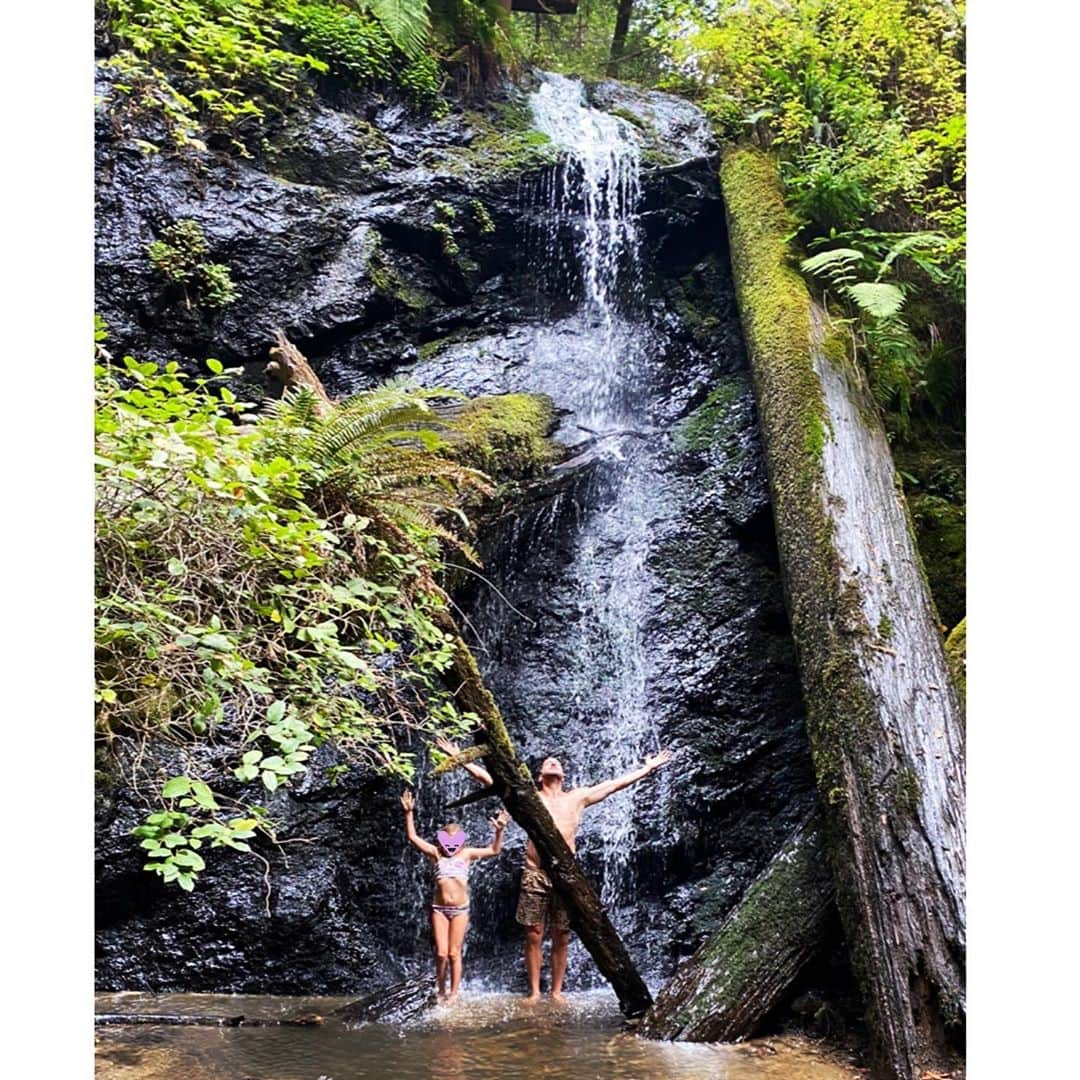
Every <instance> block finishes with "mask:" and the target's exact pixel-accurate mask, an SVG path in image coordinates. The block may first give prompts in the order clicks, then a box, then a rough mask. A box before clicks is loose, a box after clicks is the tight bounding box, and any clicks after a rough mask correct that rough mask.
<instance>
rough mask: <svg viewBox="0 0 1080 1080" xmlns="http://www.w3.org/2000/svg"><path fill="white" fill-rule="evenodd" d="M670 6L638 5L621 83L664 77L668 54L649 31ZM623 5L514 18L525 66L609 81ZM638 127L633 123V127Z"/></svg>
mask: <svg viewBox="0 0 1080 1080" xmlns="http://www.w3.org/2000/svg"><path fill="white" fill-rule="evenodd" d="M664 6H665V5H662V4H657V3H655V2H652V0H635V4H634V7H633V10H632V17H631V21H630V29H629V33H628V34H627V37H626V42H625V47H624V56H625V57H626V58H625V59H624V60H623V61H622V62H621V63H620V64H619V73H618V77H619V78H620V79H623V80H625V81H628V82H636V83H641V84H644V85H653V84H655V82H656V80H657V79H658V78H659V77H660V75H661V73H662V68H661V63H662V60H663V55H664V54H663V52H661V51H660V50H658V49H656V47H655V46H654V45H653V44H652V41H651V40H650V36H649V30H650V27H651V26H652V25H654V24H655V23H656V21H657V19H658V18H659V17H660V15H661V9H662V8H663V7H664ZM618 7H619V4H618V0H581V3H580V4H579V6H578V10H577V13H576V14H575V15H563V16H550V17H546V18H540V19H537V18H536V17H535V16H534V15H532V14H531V13H527V12H515V13H514V14H513V15H511V17H510V26H509V29H510V39H511V41H512V42H513V46H514V50H515V52H516V53H517V55H519V56H520V57H521V58H522V59H523V60H525V61H526V62H527V63H529V64H532V65H534V66H536V67H539V68H542V69H543V70H545V71H558V72H561V73H562V74H564V75H579V76H581V77H582V78H586V79H603V78H606V77H607V67H608V61H609V58H610V53H611V41H612V37H613V36H614V33H615V18H616V14H617V12H618ZM631 122H633V121H631Z"/></svg>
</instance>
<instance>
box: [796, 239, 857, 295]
mask: <svg viewBox="0 0 1080 1080" xmlns="http://www.w3.org/2000/svg"><path fill="white" fill-rule="evenodd" d="M863 259H864V256H863V253H862V252H861V251H856V250H855V249H854V248H833V249H832V250H831V251H821V252H819V253H818V254H817V255H811V256H810V257H809V258H808V259H803V261H802V262H801V263H800V264H799V265H800V266H801V268H802V270H803V272H804V273H807V274H814V275H815V276H816V277H824V278H827V279H828V280H829V281H831V282H832V283H833V284H834V285H841V286H842V285H848V284H849V283H850V282H852V281H854V280H855V268H856V267H857V266H858V265H859V264H860V263H861V262H862V261H863Z"/></svg>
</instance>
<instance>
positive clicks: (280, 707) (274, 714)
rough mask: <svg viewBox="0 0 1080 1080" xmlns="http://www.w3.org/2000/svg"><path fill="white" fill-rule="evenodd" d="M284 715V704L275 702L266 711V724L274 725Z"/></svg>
mask: <svg viewBox="0 0 1080 1080" xmlns="http://www.w3.org/2000/svg"><path fill="white" fill-rule="evenodd" d="M284 715H285V702H284V701H275V702H274V703H273V705H271V706H270V708H269V709H267V710H266V722H267V723H268V724H276V723H277V722H278V721H279V720H280V719H281V718H282V717H283V716H284Z"/></svg>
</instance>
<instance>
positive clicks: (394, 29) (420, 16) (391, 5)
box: [367, 0, 429, 60]
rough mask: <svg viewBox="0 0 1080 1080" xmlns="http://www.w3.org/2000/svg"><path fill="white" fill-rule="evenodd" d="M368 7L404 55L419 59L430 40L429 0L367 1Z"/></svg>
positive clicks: (411, 58)
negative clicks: (428, 39)
mask: <svg viewBox="0 0 1080 1080" xmlns="http://www.w3.org/2000/svg"><path fill="white" fill-rule="evenodd" d="M367 6H368V8H369V9H370V11H371V13H372V14H373V15H374V16H375V18H376V19H378V20H379V22H380V23H381V24H382V27H383V29H384V30H385V31H386V33H387V34H388V35H389V36H390V40H391V41H393V43H394V44H395V45H396V46H397V47H398V48H399V49H400V50H401V51H402V53H404V54H405V56H407V57H408V58H409V59H410V60H415V59H417V57H419V56H420V54H421V53H422V52H423V51H424V44H425V43H426V42H427V38H428V29H429V27H428V5H427V0H367Z"/></svg>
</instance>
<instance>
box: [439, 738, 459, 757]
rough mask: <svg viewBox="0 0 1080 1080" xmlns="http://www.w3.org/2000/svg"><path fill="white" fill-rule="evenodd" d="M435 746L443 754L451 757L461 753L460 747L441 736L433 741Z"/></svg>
mask: <svg viewBox="0 0 1080 1080" xmlns="http://www.w3.org/2000/svg"><path fill="white" fill-rule="evenodd" d="M435 745H436V746H437V747H438V748H439V749H440V750H441V751H442V752H443V753H444V754H449V755H450V756H451V757H453V756H454V755H455V754H460V753H461V747H460V746H458V744H457V743H452V742H451V741H450V740H449V739H444V738H443V737H442V736H441V735H440V736H439V737H438V738H437V739H436V740H435Z"/></svg>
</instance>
